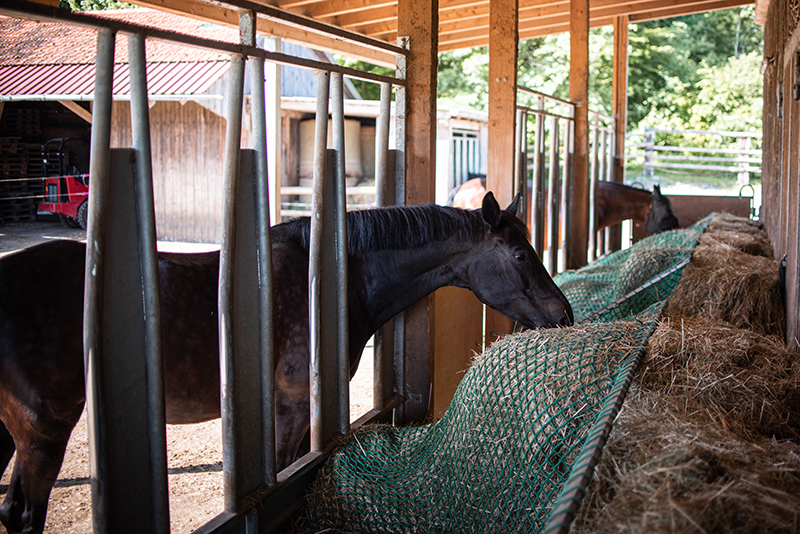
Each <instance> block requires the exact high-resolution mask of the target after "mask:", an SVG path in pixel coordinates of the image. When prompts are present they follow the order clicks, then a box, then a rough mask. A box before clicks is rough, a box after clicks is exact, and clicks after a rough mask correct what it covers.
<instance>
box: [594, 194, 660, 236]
mask: <svg viewBox="0 0 800 534" xmlns="http://www.w3.org/2000/svg"><path fill="white" fill-rule="evenodd" d="M624 197H629V198H627V199H625V198H624ZM652 202H653V195H652V193H650V192H649V191H644V190H640V189H634V188H629V189H627V190H624V191H622V192H618V191H616V190H614V189H608V190H607V191H603V190H601V191H600V195H599V202H598V203H597V206H598V209H597V218H598V229H601V228H604V227H606V226H615V225H617V224H619V223H621V222H622V221H624V220H627V219H633V220H634V221H637V222H640V223H642V224H644V222H645V221H647V215H648V214H649V213H650V206H651V205H652Z"/></svg>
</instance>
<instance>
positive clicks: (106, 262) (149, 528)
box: [0, 0, 408, 533]
mask: <svg viewBox="0 0 800 534" xmlns="http://www.w3.org/2000/svg"><path fill="white" fill-rule="evenodd" d="M216 3H217V4H226V3H227V4H230V6H231V7H234V8H236V9H238V10H239V11H238V12H239V26H240V43H239V44H232V43H226V42H222V41H216V40H211V39H204V38H199V37H195V36H190V35H184V34H179V33H176V32H171V31H168V30H161V29H154V28H149V27H144V26H137V25H133V24H127V23H122V22H118V21H112V20H108V19H103V18H100V17H97V16H92V15H89V14H79V13H72V12H70V11H68V10H64V9H60V8H53V7H49V6H44V5H40V4H35V3H32V2H26V1H21V0H6V1H4V2H3V5H2V6H0V13H3V14H6V15H9V16H18V17H26V18H34V19H38V20H47V21H55V22H61V23H68V24H76V25H81V26H84V27H89V28H93V29H96V30H97V59H96V78H95V94H94V99H93V122H92V140H91V168H90V174H91V177H92V179H91V182H90V184H91V185H90V194H89V220H88V229H87V242H88V243H89V246H88V252H87V265H86V273H87V275H86V280H87V283H86V293H85V307H84V308H85V309H84V340H85V345H84V350H85V362H86V376H87V382H86V388H87V410H88V414H89V429H90V430H89V435H90V457H91V465H92V508H93V523H94V530H95V532H98V533H110V532H114V533H119V532H153V533H158V532H169V529H170V526H169V503H168V491H167V467H166V441H165V426H164V393H163V381H162V378H161V377H162V370H161V353H160V337H161V333H160V302H159V291H158V266H157V252H156V241H155V212H154V208H153V184H152V171H151V154H150V126H149V119H148V97H147V79H146V78H147V77H146V69H145V65H146V57H145V40H146V39H158V40H162V41H168V42H172V43H177V44H181V45H188V46H193V47H202V48H209V49H213V50H217V51H220V52H224V53H227V54H230V56H231V68H230V87H229V102H228V103H229V106H228V113H227V116H228V124H227V133H226V153H225V179H224V207H223V221H224V228H223V237H222V246H221V253H220V279H219V288H218V289H219V310H218V311H219V332H220V365H221V375H222V380H221V393H222V395H221V397H222V406H221V408H222V410H221V411H222V428H223V472H224V492H225V511H224V512H223V513H222V514H221V515H220V516H218V517H217V518H215V519H214V520H212V521H211V522H210V523H209V524H207V525H206V526H204V527H201V529H200V531H202V532H254V531H263V530H264V528H263V527H264V525H265V524H267V523H269V521H275V520H278V519H280V518H281V517H286V516H287V515H288V514H290V513H291V512H292V511H293V510H294V509H296V506H297V504H298V503H301V502H302V501H303V497H304V495H305V487H306V485H307V484H308V483H309V481H310V480H311V478H312V477H313V473H314V470H315V468H316V467H317V466H318V465H319V464H320V463H321V462H322V460H323V459H324V457H325V452H326V450H328V449H329V448H330V446H331V444H332V442H333V441H335V438H336V437H337V436H338V435H340V434H342V433H344V432H346V431H348V430H349V428H350V423H349V413H348V406H349V404H348V399H347V397H348V380H349V365H348V364H347V363H346V361H345V362H343V361H341V359H342V358H344V359H346V358H347V351H346V350H344V349H343V348H342V347H343V346H344V347H346V343H347V339H346V318H347V303H346V292H345V294H342V293H341V292H340V288H341V287H342V284H346V272H347V271H346V269H347V265H346V256H347V254H346V250H344V249H343V248H342V247H345V246H346V239H341V235H342V233H343V232H344V231H345V230H344V228H345V226H344V225H345V209H346V203H345V182H344V175H343V174H344V161H345V159H344V153H343V152H344V134H343V91H342V81H343V76H350V77H352V78H355V79H362V80H367V81H373V82H378V83H380V84H381V116H380V118H379V124H378V139H379V141H378V146H379V150H378V153H377V156H376V159H377V163H376V167H377V169H376V173H377V178H376V179H377V185H376V188H377V197H378V205H381V206H383V205H388V204H393V203H395V199H397V200H398V201H400V200H401V199H403V198H404V187H405V185H404V184H405V182H404V165H403V160H402V158H395V157H394V154H393V152H394V151H390V150H389V149H388V146H389V142H388V141H389V129H388V124H389V108H390V100H391V94H392V87H394V88H395V106H396V108H397V116H398V120H399V121H400V122H398V127H397V141H396V146H397V151H398V152H399V153H403V152H404V148H405V127H404V125H403V123H402V118H403V117H405V79H404V78H405V57H406V56H407V53H408V52H407V46H408V45H407V43H401V44H402V46H394V45H389V44H387V43H385V42H382V41H379V40H375V39H370V38H367V37H364V36H363V35H358V34H354V33H351V32H347V31H344V30H341V29H335V28H332V27H328V26H325V25H322V24H320V23H317V22H313V21H310V20H308V19H303V18H302V17H297V16H293V15H290V14H286V13H284V12H281V11H280V10H277V9H275V8H272V7H270V6H265V5H261V4H255V3H251V2H246V1H243V0H235V1H234V0H231V1H229V2H226V1H222V0H221V1H218V2H216ZM261 17H266V18H281V19H287V21H288V22H290V23H292V24H295V25H298V24H299V25H303V26H307V27H308V28H309V29H310V30H311V31H315V32H318V33H319V32H322V33H325V32H330V33H331V34H333V36H334V37H335V38H336V39H345V40H352V41H353V42H355V43H358V44H360V45H363V46H368V47H372V48H378V49H381V50H382V51H384V52H389V53H392V54H395V55H396V57H397V65H398V71H397V76H396V77H387V76H378V75H375V74H371V73H369V72H364V71H358V70H354V69H350V68H345V67H341V66H339V65H332V64H327V63H323V62H318V61H312V60H308V59H302V58H295V57H292V56H288V55H284V54H280V53H274V52H268V51H265V50H263V49H260V48H258V47H256V40H255V36H256V24H257V21H258V19H259V18H261ZM117 33H122V34H127V35H128V36H129V38H128V52H129V56H130V66H131V69H130V70H131V86H132V90H131V91H132V94H131V123H132V138H133V149H111V148H110V133H111V104H112V98H113V95H112V83H113V73H114V55H115V41H116V34H117ZM265 61H271V62H276V63H279V64H286V65H294V66H299V67H303V68H308V69H313V70H315V71H316V72H317V79H318V81H319V84H318V87H319V88H318V95H317V115H316V116H317V121H316V124H317V130H316V136H315V140H316V148H315V160H314V186H313V201H312V203H313V216H312V218H311V220H312V224H311V245H310V261H309V279H310V280H312V282H311V285H313V287H310V288H309V291H310V292H317V294H319V292H326V291H327V292H332V293H333V294H332V295H331V296H330V298H331V300H330V301H329V302H333V303H334V304H332V305H331V306H329V307H327V308H323V307H322V305H321V304H320V301H321V300H325V299H324V298H323V299H313V300H311V301H310V303H309V306H310V310H311V312H310V329H311V331H312V333H311V340H312V341H311V343H312V345H311V347H312V349H311V350H312V355H313V357H312V358H311V362H312V368H311V375H312V378H311V384H310V389H311V392H312V398H311V421H312V423H311V453H310V454H308V455H306V456H305V457H304V458H302V459H300V460H298V461H297V462H295V464H293V465H292V466H290V467H289V468H287V469H286V470H284V471H282V472H281V473H276V467H275V445H274V444H275V440H274V436H275V421H274V408H273V398H274V384H273V372H272V371H273V368H274V365H273V354H272V330H271V325H272V310H271V295H272V283H271V252H270V251H271V243H270V225H269V221H270V216H269V211H270V202H269V201H270V199H269V191H268V187H267V184H268V176H267V146H266V143H267V131H266V112H265V94H264V84H263V83H253V84H252V123H253V146H254V149H252V150H242V149H241V131H242V122H241V121H242V109H243V93H244V78H245V68H246V67H249V69H250V76H251V80H264V62H265ZM329 97H331V98H330V100H331V110H332V116H333V138H334V147H335V148H334V149H333V150H328V149H327V148H326V138H327V131H326V129H327V125H328V120H327V118H328V116H329ZM320 119H323V120H320ZM112 176H113V180H111V177H112ZM254 192H255V194H254ZM323 212H324V217H323ZM323 219H326V220H329V221H334V222H333V224H330V225H329V226H332V227H327V228H325V227H323V226H322V225H323V222H322V221H323ZM324 236H334V238H332V239H329V238H327V237H324ZM323 272H325V273H335V274H333V275H332V276H331V277H330V278H329V280H331V281H334V282H335V283H331V284H320V282H319V280H320V275H321V273H323ZM313 281H315V282H313ZM314 284H316V285H314ZM143 298H144V301H143ZM143 304H144V309H142V305H143ZM343 325H344V326H343ZM389 339H392V338H389ZM120 340H126V341H130V342H129V343H128V342H126V343H122V342H121V341H120ZM386 345H388V343H387V344H386ZM375 354H376V366H375V369H376V371H375V391H376V396H375V405H376V407H375V409H373V410H372V412H370V414H367V416H365V417H364V418H362V419H360V420H359V421H357V422H356V424H363V423H364V422H365V421H367V420H369V419H370V418H374V417H375V416H377V415H378V414H380V413H382V412H383V413H385V412H386V411H387V410H391V409H392V408H393V407H394V406H397V405H398V404H399V403H400V402H401V399H402V395H398V394H397V393H402V383H401V381H400V380H398V379H397V378H396V377H398V376H402V373H398V372H391V370H390V371H389V372H386V367H387V366H390V367H391V366H402V365H403V362H402V351H398V350H395V346H394V345H393V344H392V346H391V347H390V348H388V349H387V348H384V349H382V350H376V351H375ZM386 354H389V355H390V356H391V358H387V356H386ZM395 371H396V370H395ZM123 389H124V390H125V391H126V393H127V394H126V395H120V394H119V391H120V390H123ZM330 392H334V393H330ZM142 399H146V402H144V403H143V402H142Z"/></svg>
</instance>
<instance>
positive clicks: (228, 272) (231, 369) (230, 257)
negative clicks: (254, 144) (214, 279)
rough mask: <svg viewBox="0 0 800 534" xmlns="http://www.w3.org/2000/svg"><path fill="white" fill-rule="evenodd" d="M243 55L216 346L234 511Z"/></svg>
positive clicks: (232, 126) (236, 87) (233, 121)
mask: <svg viewBox="0 0 800 534" xmlns="http://www.w3.org/2000/svg"><path fill="white" fill-rule="evenodd" d="M244 68H245V60H244V57H242V56H234V57H232V58H231V69H230V85H229V87H230V89H229V91H228V98H229V100H228V111H227V115H228V116H227V121H228V122H227V128H226V132H225V176H224V184H225V186H224V200H223V206H222V221H223V227H222V247H221V249H220V266H219V296H218V299H219V302H218V306H219V350H220V368H221V380H222V383H221V384H220V388H221V398H222V401H221V406H220V408H221V414H222V469H223V473H224V479H223V489H224V492H225V510H226V511H228V512H232V513H233V512H236V508H237V501H238V497H239V491H238V482H239V481H238V480H237V475H238V468H239V462H240V459H239V458H238V456H237V450H236V447H237V436H236V430H237V429H236V426H235V423H236V420H235V416H234V412H235V405H236V403H235V400H234V395H235V393H236V390H235V388H234V386H235V380H234V374H235V372H236V366H235V363H234V350H235V345H234V343H235V339H234V326H235V324H234V321H233V310H234V269H235V257H236V192H237V191H238V190H239V174H240V168H241V164H240V147H241V132H242V105H243V101H244V96H243V92H244Z"/></svg>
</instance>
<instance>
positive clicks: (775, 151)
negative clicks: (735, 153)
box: [761, 0, 800, 347]
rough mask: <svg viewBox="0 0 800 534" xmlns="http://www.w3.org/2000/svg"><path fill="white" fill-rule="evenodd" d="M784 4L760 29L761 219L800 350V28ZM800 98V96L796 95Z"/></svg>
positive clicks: (780, 0) (777, 4) (775, 3)
mask: <svg viewBox="0 0 800 534" xmlns="http://www.w3.org/2000/svg"><path fill="white" fill-rule="evenodd" d="M789 4H790V2H789V1H787V0H772V2H771V4H770V7H769V12H768V14H767V19H766V23H765V27H764V63H763V67H762V68H763V74H764V123H763V130H764V146H763V152H764V156H763V173H762V188H763V189H762V193H763V201H762V208H761V220H763V221H764V224H765V226H766V228H767V231H768V233H769V236H770V239H771V240H772V244H773V246H774V247H775V255H776V259H781V258H783V257H784V255H786V256H787V266H788V269H787V276H786V308H787V310H786V312H787V334H786V336H787V342H788V343H789V344H790V345H791V346H794V347H798V346H800V342H798V338H800V261H798V260H799V259H800V258H798V241H800V237H799V235H798V231H799V230H800V199H799V198H798V192H799V191H800V158H799V156H800V154H799V153H798V143H800V102H798V101H797V100H795V98H794V86H795V84H800V78H798V76H796V75H795V72H796V70H797V69H796V67H795V62H796V61H800V58H796V54H797V53H798V52H800V24H799V23H798V20H797V19H795V18H794V17H793V15H792V13H791V10H790V8H789ZM798 96H800V95H798Z"/></svg>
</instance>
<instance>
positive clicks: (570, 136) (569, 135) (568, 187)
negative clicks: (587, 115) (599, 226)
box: [561, 120, 575, 268]
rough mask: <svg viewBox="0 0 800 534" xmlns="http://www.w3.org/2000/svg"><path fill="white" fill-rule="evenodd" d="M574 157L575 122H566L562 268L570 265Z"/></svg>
mask: <svg viewBox="0 0 800 534" xmlns="http://www.w3.org/2000/svg"><path fill="white" fill-rule="evenodd" d="M574 156H575V121H574V120H569V121H567V132H566V136H565V139H564V183H563V189H562V192H563V198H564V202H563V207H564V216H563V217H562V219H563V229H562V234H561V235H563V236H564V240H563V242H562V243H561V247H562V257H563V258H564V268H566V266H567V265H570V264H571V259H570V257H569V253H570V247H568V246H567V240H568V239H569V236H571V235H572V213H573V207H572V205H573V198H572V182H573V179H574V168H573V163H574Z"/></svg>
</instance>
